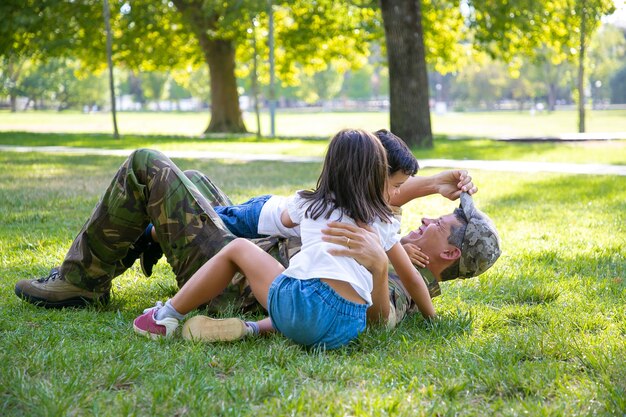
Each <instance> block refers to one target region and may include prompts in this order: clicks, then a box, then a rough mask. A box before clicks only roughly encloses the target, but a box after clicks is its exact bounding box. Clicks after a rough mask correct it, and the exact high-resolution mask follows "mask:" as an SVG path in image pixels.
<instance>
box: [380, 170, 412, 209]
mask: <svg viewBox="0 0 626 417" xmlns="http://www.w3.org/2000/svg"><path fill="white" fill-rule="evenodd" d="M408 179H409V176H408V175H406V174H405V173H403V172H402V171H396V172H394V173H393V174H391V175H388V176H387V181H386V182H385V199H386V200H387V203H389V202H390V201H391V199H392V198H393V197H394V196H396V195H398V193H399V192H400V187H401V186H402V184H404V183H405V182H406V180H408Z"/></svg>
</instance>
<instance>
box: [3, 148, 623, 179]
mask: <svg viewBox="0 0 626 417" xmlns="http://www.w3.org/2000/svg"><path fill="white" fill-rule="evenodd" d="M0 151H9V152H42V153H62V154H75V155H108V156H128V155H129V154H130V153H131V152H132V151H133V150H132V149H97V148H72V147H66V146H8V145H0ZM165 153H166V154H167V156H169V157H170V158H189V159H232V160H238V161H280V162H322V158H321V157H313V156H311V157H306V156H289V155H279V154H241V153H234V152H208V151H198V150H193V151H181V150H169V151H165ZM419 164H420V167H422V168H463V169H481V170H487V171H501V172H527V173H529V172H556V173H565V174H585V175H620V176H626V165H607V164H568V163H560V162H528V161H485V160H476V159H470V160H457V159H420V160H419Z"/></svg>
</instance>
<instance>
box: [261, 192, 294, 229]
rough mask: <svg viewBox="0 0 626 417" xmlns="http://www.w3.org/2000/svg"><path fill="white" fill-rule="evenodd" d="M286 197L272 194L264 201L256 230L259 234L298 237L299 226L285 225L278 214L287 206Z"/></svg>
mask: <svg viewBox="0 0 626 417" xmlns="http://www.w3.org/2000/svg"><path fill="white" fill-rule="evenodd" d="M288 200H289V198H288V197H281V196H279V195H273V196H271V197H270V198H269V200H267V201H266V202H265V204H264V205H263V207H262V208H261V213H259V225H258V231H259V234H260V235H268V236H277V237H284V238H288V237H300V226H296V227H285V226H284V225H283V223H282V222H281V221H280V215H281V214H282V212H283V211H284V210H285V209H286V208H287V201H288Z"/></svg>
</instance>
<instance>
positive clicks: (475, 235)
mask: <svg viewBox="0 0 626 417" xmlns="http://www.w3.org/2000/svg"><path fill="white" fill-rule="evenodd" d="M454 215H455V216H456V217H457V219H459V222H460V223H461V226H456V228H455V227H453V228H452V230H451V232H450V236H449V237H448V243H450V244H452V245H454V246H456V247H457V248H459V249H460V250H461V257H460V258H459V259H457V260H456V261H455V262H454V263H453V264H452V265H450V266H449V267H448V268H446V269H445V270H444V271H443V272H442V273H441V280H442V281H449V280H451V279H455V278H471V277H475V276H478V275H480V274H482V273H483V272H485V271H486V270H487V269H489V268H490V267H491V266H492V265H493V264H494V263H495V262H496V260H497V259H498V258H499V257H500V253H501V250H500V237H499V236H498V231H497V230H496V227H495V225H494V224H493V222H492V221H491V219H490V218H489V217H488V216H487V215H486V214H485V213H483V212H482V211H480V210H478V209H477V208H476V207H475V206H474V200H473V199H472V196H471V195H469V194H468V193H461V205H460V206H459V208H457V209H455V210H454Z"/></svg>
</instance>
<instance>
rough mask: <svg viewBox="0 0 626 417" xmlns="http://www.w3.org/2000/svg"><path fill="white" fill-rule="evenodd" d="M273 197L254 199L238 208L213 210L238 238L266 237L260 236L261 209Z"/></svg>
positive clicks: (228, 207) (226, 207) (229, 207)
mask: <svg viewBox="0 0 626 417" xmlns="http://www.w3.org/2000/svg"><path fill="white" fill-rule="evenodd" d="M270 197H271V195H262V196H259V197H253V198H251V199H250V200H248V201H246V202H245V203H243V204H239V205H236V206H215V207H213V209H214V210H215V212H216V213H217V214H218V215H219V216H220V217H221V219H222V221H223V222H224V224H225V225H226V227H228V230H230V232H231V233H232V234H234V235H235V236H237V237H245V238H246V239H256V238H260V237H265V235H260V234H259V216H260V215H261V209H262V208H263V206H264V205H265V203H266V202H267V200H269V199H270Z"/></svg>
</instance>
